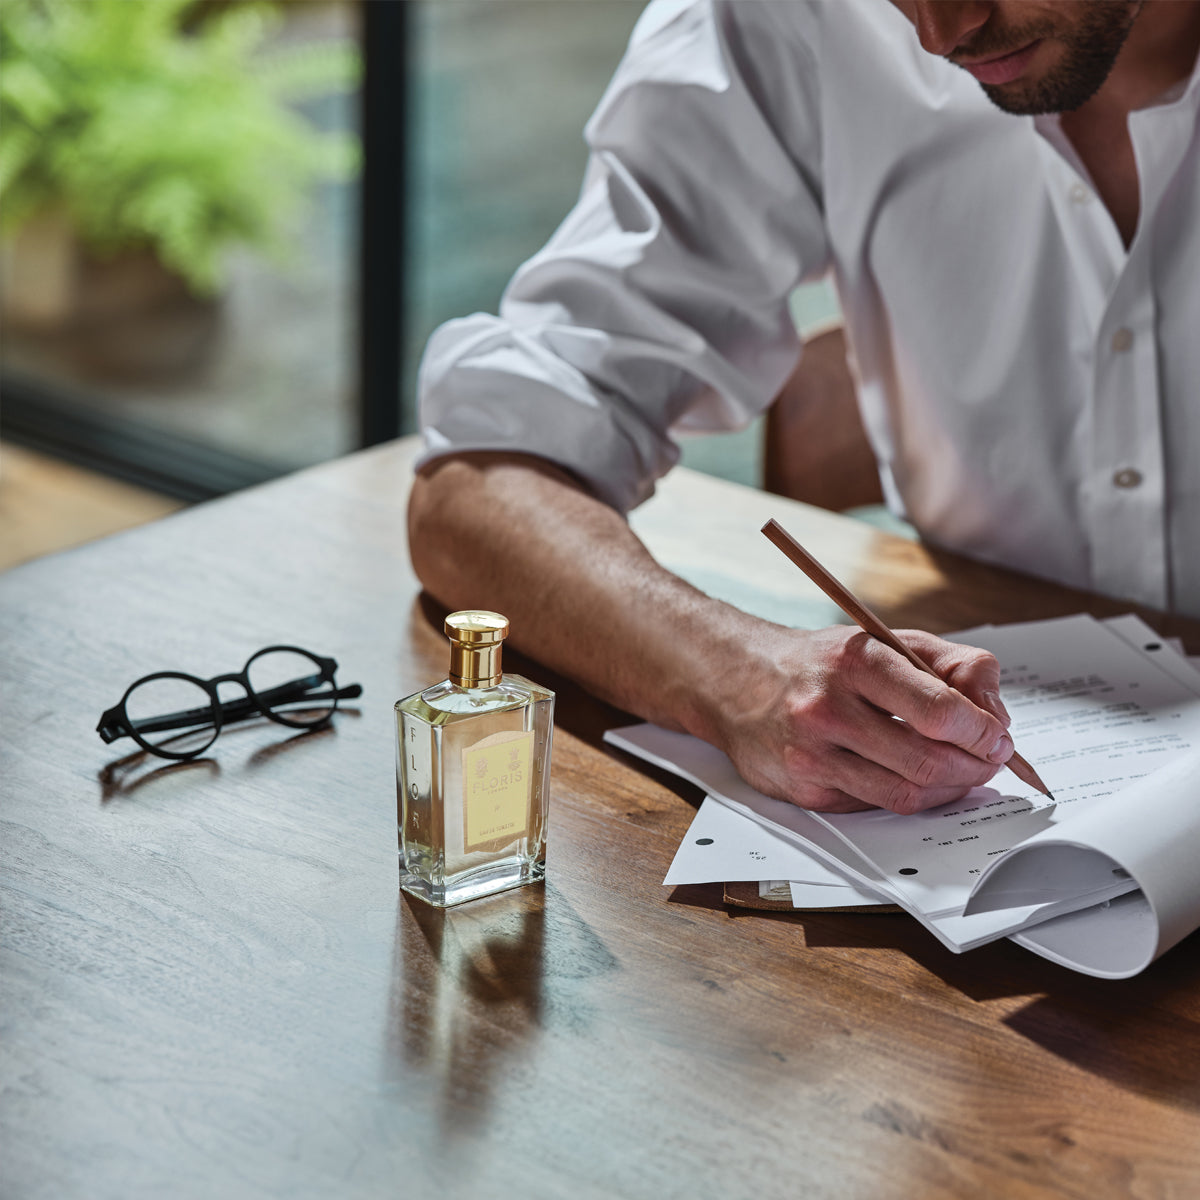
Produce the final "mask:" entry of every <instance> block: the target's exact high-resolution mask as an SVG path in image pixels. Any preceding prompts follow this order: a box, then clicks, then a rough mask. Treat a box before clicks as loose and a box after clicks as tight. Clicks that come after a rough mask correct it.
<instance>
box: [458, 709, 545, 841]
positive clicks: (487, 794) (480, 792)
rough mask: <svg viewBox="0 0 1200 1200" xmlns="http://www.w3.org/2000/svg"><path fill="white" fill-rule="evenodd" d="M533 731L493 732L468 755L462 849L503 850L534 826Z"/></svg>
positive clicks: (476, 744) (474, 746) (464, 772)
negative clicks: (531, 817) (531, 818)
mask: <svg viewBox="0 0 1200 1200" xmlns="http://www.w3.org/2000/svg"><path fill="white" fill-rule="evenodd" d="M532 749H533V731H532V730H531V729H513V730H508V731H506V732H504V733H493V734H492V735H491V736H490V737H485V738H484V739H483V740H482V741H478V742H476V743H475V744H474V745H473V746H468V747H467V749H465V750H464V751H463V752H462V756H463V773H462V777H463V849H464V850H465V851H467V853H470V852H471V851H473V850H499V849H500V848H501V847H502V846H507V845H508V844H509V842H515V841H516V840H517V839H518V838H522V837H524V836H525V835H526V833H527V832H528V830H529V795H530V784H531V782H532V779H533V772H532V771H531V769H530V760H531V757H532Z"/></svg>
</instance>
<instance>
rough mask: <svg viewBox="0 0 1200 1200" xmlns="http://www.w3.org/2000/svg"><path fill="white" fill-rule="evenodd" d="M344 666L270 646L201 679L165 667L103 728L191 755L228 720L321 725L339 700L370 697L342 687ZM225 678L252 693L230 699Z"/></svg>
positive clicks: (135, 689)
mask: <svg viewBox="0 0 1200 1200" xmlns="http://www.w3.org/2000/svg"><path fill="white" fill-rule="evenodd" d="M336 670H337V663H336V662H335V661H334V660H333V659H332V658H322V657H320V655H317V654H312V653H310V652H309V651H308V650H302V649H300V647H299V646H267V647H265V648H264V649H262V650H259V651H258V653H257V654H252V655H251V656H250V658H249V659H248V660H247V662H246V665H245V666H244V667H243V668H242V669H241V670H240V671H239V672H237V674H235V675H215V676H213V678H212V679H197V678H196V676H195V675H185V674H183V673H182V672H180V671H159V672H157V673H156V674H154V675H144V676H143V677H142V678H141V679H139V680H138V681H137V682H136V683H133V684H131V685H130V687H129V690H128V691H127V692H126V693H125V695H124V696H122V697H121V702H120V704H116V705H114V706H113V707H112V708H110V709H109V710H108V711H107V712H106V713H105V714H104V715H103V716H102V717H101V718H100V723H99V725H97V726H96V732H97V733H98V734H99V735H100V737H101V739H102V740H103V741H105V742H115V741H116V740H117V739H118V738H123V737H131V738H133V740H134V741H135V742H137V744H138V745H139V746H141V747H142V749H143V750H149V751H150V753H151V754H158V755H161V756H162V757H163V758H174V759H180V760H185V759H189V758H195V757H196V755H198V754H203V753H204V751H205V750H207V749H208V748H209V746H211V745H212V744H213V742H215V741H216V740H217V736H218V735H219V734H220V732H221V729H222V728H223V727H224V726H225V725H228V724H232V723H233V722H235V721H248V720H250V719H252V718H253V717H256V716H264V717H267V718H268V719H270V720H272V721H277V722H278V723H279V724H280V725H288V726H290V727H291V728H293V729H316V728H318V727H319V726H321V725H324V724H325V723H326V722H328V720H329V719H330V717H332V716H333V714H334V712H335V711H336V710H337V706H338V701H339V700H351V699H353V698H355V697H356V696H361V695H362V686H361V685H360V684H357V683H351V684H347V685H346V686H345V687H338V686H337V684H336V682H335V681H334V678H333V675H334V672H335V671H336ZM223 683H236V684H239V685H240V686H241V687H242V689H243V690H244V691H245V693H246V694H245V695H244V696H239V697H238V698H237V699H234V700H222V699H221V697H220V695H219V694H218V691H217V689H218V687H219V686H220V685H221V684H223ZM327 685H328V686H327Z"/></svg>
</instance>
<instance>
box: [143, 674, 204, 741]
mask: <svg viewBox="0 0 1200 1200" xmlns="http://www.w3.org/2000/svg"><path fill="white" fill-rule="evenodd" d="M125 713H126V715H127V716H128V717H129V720H130V721H131V722H132V723H133V727H134V729H135V730H136V731H137V734H138V736H139V737H140V738H141V739H142V741H144V742H147V743H149V744H150V745H151V746H155V747H158V748H160V749H161V750H164V751H166V752H168V753H170V754H179V755H189V754H198V753H199V752H200V751H201V750H203V749H205V748H206V747H207V746H209V745H210V744H211V743H212V741H213V739H214V738H215V737H216V736H217V727H216V722H215V720H214V717H213V707H212V699H211V698H210V697H209V695H208V693H207V692H206V691H205V690H204V689H203V688H202V687H199V686H198V685H197V684H196V683H194V682H193V681H192V680H190V679H185V678H183V677H181V676H176V675H170V676H168V677H167V678H165V679H149V680H146V681H145V682H144V683H139V684H138V685H137V687H135V688H134V689H133V691H132V692H130V693H129V695H128V696H127V697H126V699H125ZM167 725H170V726H171V728H161V726H167Z"/></svg>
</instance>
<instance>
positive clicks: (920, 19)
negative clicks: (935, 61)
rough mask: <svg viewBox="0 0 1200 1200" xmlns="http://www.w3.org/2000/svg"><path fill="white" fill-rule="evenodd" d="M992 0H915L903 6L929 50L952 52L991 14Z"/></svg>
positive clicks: (939, 52) (942, 53)
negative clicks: (962, 0)
mask: <svg viewBox="0 0 1200 1200" xmlns="http://www.w3.org/2000/svg"><path fill="white" fill-rule="evenodd" d="M993 6H994V5H993V2H992V0H964V2H962V3H960V2H959V0H912V2H911V3H910V4H907V5H904V6H903V7H904V8H906V9H907V10H908V18H909V20H910V21H912V23H913V24H914V25H915V26H916V27H917V37H918V38H919V39H920V41H921V45H922V46H923V47H924V48H925V49H926V50H928V51H929V53H930V54H940V55H942V56H943V57H944V56H945V55H947V54H951V53H953V52H954V50H955V49H956V48H957V47H958V46H959V45H961V44H962V43H963V42H964V41H966V39H967V38H969V37H970V36H971V34H973V33H974V32H975V31H976V30H977V29H979V28H980V27H981V26H983V25H986V24H987V21H988V18H989V17H990V16H991V15H992V8H993Z"/></svg>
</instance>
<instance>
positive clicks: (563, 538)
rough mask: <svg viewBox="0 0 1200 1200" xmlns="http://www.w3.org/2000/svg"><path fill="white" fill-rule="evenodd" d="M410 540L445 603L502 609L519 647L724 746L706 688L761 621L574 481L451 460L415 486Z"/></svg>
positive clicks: (547, 470)
mask: <svg viewBox="0 0 1200 1200" xmlns="http://www.w3.org/2000/svg"><path fill="white" fill-rule="evenodd" d="M409 538H410V545H411V549H412V556H413V564H414V566H415V568H416V571H417V574H418V576H419V577H420V578H421V581H422V583H423V584H424V585H425V587H426V588H427V589H428V590H429V592H430V593H431V594H432V595H434V596H435V597H436V598H437V599H438V600H440V601H441V602H442V603H443V604H446V605H448V606H450V607H452V608H460V607H486V608H493V609H495V610H497V611H499V612H502V613H504V615H505V616H507V617H508V618H509V621H510V622H511V633H510V641H511V643H512V645H513V646H514V647H515V648H517V649H519V650H521V651H522V652H524V653H527V654H529V655H530V656H531V657H534V658H536V659H537V660H538V661H539V662H543V663H545V664H546V665H547V666H549V667H551V668H553V669H554V670H557V671H559V672H561V673H562V674H565V675H568V676H570V677H571V678H573V679H576V680H578V681H579V682H580V683H582V684H583V685H584V686H585V687H586V688H588V690H589V691H592V692H594V693H595V694H596V695H598V696H600V697H602V698H603V699H605V700H608V701H609V702H611V703H613V704H615V705H617V706H618V707H621V708H624V709H626V710H627V711H629V712H633V713H636V714H637V715H638V716H641V717H644V718H646V719H647V720H653V721H656V722H658V723H660V724H663V725H667V726H670V727H672V728H676V729H687V730H688V731H689V732H694V733H697V734H700V735H701V736H706V735H707V736H711V730H710V729H709V728H707V727H708V726H709V725H710V724H711V720H712V718H711V715H710V714H709V713H708V712H707V711H706V710H707V709H708V707H709V704H708V701H707V689H706V688H705V687H704V686H703V685H702V680H704V679H705V678H706V676H707V677H711V675H712V674H713V672H715V671H719V670H720V667H719V666H718V665H717V664H721V663H726V662H728V661H729V660H730V659H731V658H732V659H734V660H736V659H737V658H738V657H739V649H740V651H741V653H742V654H744V653H745V645H746V638H747V636H748V635H749V627H750V626H751V625H753V624H755V623H756V622H754V620H753V618H750V617H747V616H746V614H744V613H740V612H738V611H737V610H736V609H732V608H730V607H729V606H727V605H724V604H721V603H720V602H718V601H715V600H712V599H711V598H710V597H707V596H705V595H704V594H703V593H701V592H699V591H697V590H696V589H695V588H693V587H691V586H690V585H689V584H687V583H685V582H684V581H683V580H682V579H679V578H678V577H677V576H675V575H673V574H671V573H670V572H668V571H666V570H664V569H663V568H661V567H660V566H659V565H658V564H657V563H656V562H655V561H654V560H653V558H651V556H650V554H649V553H648V551H647V550H646V548H645V547H644V546H643V545H642V543H641V542H640V541H639V539H638V538H637V536H636V535H635V534H634V533H633V531H632V530H631V529H630V528H629V526H628V524H627V523H626V521H625V519H624V518H623V517H622V516H621V515H620V514H619V513H617V512H614V511H613V510H612V509H610V508H609V507H608V506H607V505H605V504H603V503H601V502H600V501H598V500H596V499H595V498H594V497H592V496H590V495H588V494H587V493H586V492H584V491H583V490H582V489H581V488H579V487H578V486H577V485H576V484H574V483H573V482H572V481H571V480H570V479H569V477H568V476H567V475H565V474H564V473H562V472H560V471H558V470H556V469H555V468H554V467H553V466H551V465H550V464H548V463H545V462H543V461H541V460H539V459H534V458H525V457H521V456H506V455H469V456H463V457H461V458H455V459H449V460H444V461H443V462H441V463H438V464H435V465H434V467H433V468H432V469H431V470H430V471H428V472H426V473H425V474H423V475H422V476H420V477H419V478H418V479H417V480H416V481H415V483H414V488H413V495H412V501H411V504H410V508H409ZM710 659H711V660H712V662H711V663H710V664H709V665H708V666H707V667H706V666H705V665H704V664H705V661H707V660H710Z"/></svg>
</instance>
